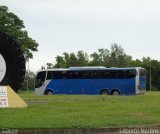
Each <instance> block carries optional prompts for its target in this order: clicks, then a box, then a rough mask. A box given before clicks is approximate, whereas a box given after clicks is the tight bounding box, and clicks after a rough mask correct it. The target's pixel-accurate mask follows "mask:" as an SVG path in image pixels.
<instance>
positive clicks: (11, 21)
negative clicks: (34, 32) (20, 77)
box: [0, 6, 38, 58]
mask: <svg viewBox="0 0 160 134" xmlns="http://www.w3.org/2000/svg"><path fill="white" fill-rule="evenodd" d="M24 28H25V26H24V23H23V21H22V20H21V19H20V18H19V17H18V16H16V15H15V14H14V13H12V12H9V10H8V7H6V6H0V31H2V32H4V33H7V34H8V35H10V36H11V37H12V38H13V39H14V40H16V42H17V43H18V44H19V45H20V47H21V49H22V50H23V53H24V55H25V56H26V58H32V57H33V55H32V52H34V51H37V47H38V43H37V42H36V41H35V40H33V39H32V38H30V37H29V36H28V33H27V31H26V30H25V29H24Z"/></svg>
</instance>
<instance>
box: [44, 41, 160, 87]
mask: <svg viewBox="0 0 160 134" xmlns="http://www.w3.org/2000/svg"><path fill="white" fill-rule="evenodd" d="M71 66H105V67H143V68H145V69H146V75H147V77H146V80H147V90H149V89H150V78H151V83H152V87H153V88H154V90H158V89H160V84H159V83H160V75H159V74H160V62H159V61H157V60H152V59H151V58H150V57H143V58H142V60H139V59H136V60H133V59H132V57H131V56H130V55H127V54H126V53H125V51H124V49H123V48H122V47H121V45H118V44H116V43H113V44H111V48H110V50H108V49H98V52H93V53H92V54H90V55H88V54H87V53H86V52H83V51H78V52H77V53H70V54H69V53H67V52H64V53H63V55H62V56H59V55H58V56H57V57H56V64H55V65H53V64H52V63H47V68H68V67H71ZM150 71H151V77H150Z"/></svg>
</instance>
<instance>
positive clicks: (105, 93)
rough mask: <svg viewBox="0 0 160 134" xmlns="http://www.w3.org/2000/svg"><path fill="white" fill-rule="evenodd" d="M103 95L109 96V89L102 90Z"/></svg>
mask: <svg viewBox="0 0 160 134" xmlns="http://www.w3.org/2000/svg"><path fill="white" fill-rule="evenodd" d="M100 94H101V95H109V92H108V90H107V89H102V90H101V92H100Z"/></svg>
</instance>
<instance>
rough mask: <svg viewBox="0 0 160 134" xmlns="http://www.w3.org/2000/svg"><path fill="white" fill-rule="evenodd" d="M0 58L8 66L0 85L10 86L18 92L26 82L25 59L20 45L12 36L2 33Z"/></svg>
mask: <svg viewBox="0 0 160 134" xmlns="http://www.w3.org/2000/svg"><path fill="white" fill-rule="evenodd" d="M0 56H1V57H2V59H4V61H5V64H6V65H5V66H6V67H5V69H4V70H5V73H4V77H3V76H2V77H1V80H0V85H9V86H11V87H12V88H13V89H14V91H16V92H17V91H18V90H19V89H20V88H21V86H22V83H23V81H24V76H25V70H26V67H25V63H26V62H25V58H24V55H23V53H22V51H21V49H20V47H19V45H18V44H17V43H16V42H15V41H14V40H13V39H12V38H11V37H10V36H8V35H6V34H5V33H2V32H0ZM0 66H1V65H0ZM1 70H3V69H1Z"/></svg>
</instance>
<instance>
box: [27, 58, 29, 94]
mask: <svg viewBox="0 0 160 134" xmlns="http://www.w3.org/2000/svg"><path fill="white" fill-rule="evenodd" d="M28 88H29V58H28V69H27V91H28Z"/></svg>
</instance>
